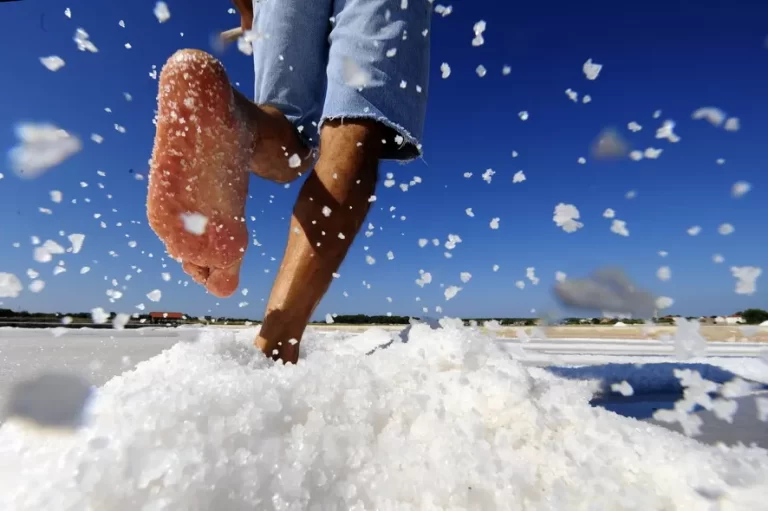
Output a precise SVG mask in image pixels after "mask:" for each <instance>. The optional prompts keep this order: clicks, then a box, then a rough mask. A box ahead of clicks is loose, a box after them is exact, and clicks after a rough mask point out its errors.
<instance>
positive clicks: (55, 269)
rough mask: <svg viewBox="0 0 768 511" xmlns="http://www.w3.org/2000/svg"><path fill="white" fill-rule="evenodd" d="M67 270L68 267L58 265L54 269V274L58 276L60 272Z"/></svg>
mask: <svg viewBox="0 0 768 511" xmlns="http://www.w3.org/2000/svg"><path fill="white" fill-rule="evenodd" d="M65 271H67V269H66V268H64V267H63V266H56V267H55V268H54V269H53V275H54V276H56V275H58V274H60V273H64V272H65Z"/></svg>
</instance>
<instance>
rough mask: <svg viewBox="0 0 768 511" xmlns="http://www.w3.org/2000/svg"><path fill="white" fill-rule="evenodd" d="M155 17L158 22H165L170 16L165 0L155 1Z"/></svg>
mask: <svg viewBox="0 0 768 511" xmlns="http://www.w3.org/2000/svg"><path fill="white" fill-rule="evenodd" d="M154 13H155V17H156V18H157V21H159V22H160V23H165V22H166V21H168V20H169V19H170V18H171V11H170V10H169V9H168V5H167V4H166V3H165V2H157V3H156V4H155V9H154Z"/></svg>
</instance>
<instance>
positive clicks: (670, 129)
mask: <svg viewBox="0 0 768 511" xmlns="http://www.w3.org/2000/svg"><path fill="white" fill-rule="evenodd" d="M674 129H675V122H674V121H664V123H663V124H662V125H661V127H660V128H659V129H657V130H656V138H665V139H667V140H669V141H670V142H673V143H674V142H679V141H680V137H679V136H677V135H676V134H675V133H674Z"/></svg>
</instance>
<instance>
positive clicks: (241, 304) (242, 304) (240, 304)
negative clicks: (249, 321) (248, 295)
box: [237, 302, 248, 309]
mask: <svg viewBox="0 0 768 511" xmlns="http://www.w3.org/2000/svg"><path fill="white" fill-rule="evenodd" d="M237 306H238V307H240V308H241V309H242V308H243V307H247V306H248V302H240V303H238V304H237Z"/></svg>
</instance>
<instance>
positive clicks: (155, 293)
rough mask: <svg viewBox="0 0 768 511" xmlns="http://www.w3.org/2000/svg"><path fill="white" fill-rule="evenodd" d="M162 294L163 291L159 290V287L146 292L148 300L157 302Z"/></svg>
mask: <svg viewBox="0 0 768 511" xmlns="http://www.w3.org/2000/svg"><path fill="white" fill-rule="evenodd" d="M162 296H163V292H162V291H160V290H159V289H155V290H153V291H150V292H149V293H147V298H149V299H150V301H153V302H159V301H160V298H162Z"/></svg>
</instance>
